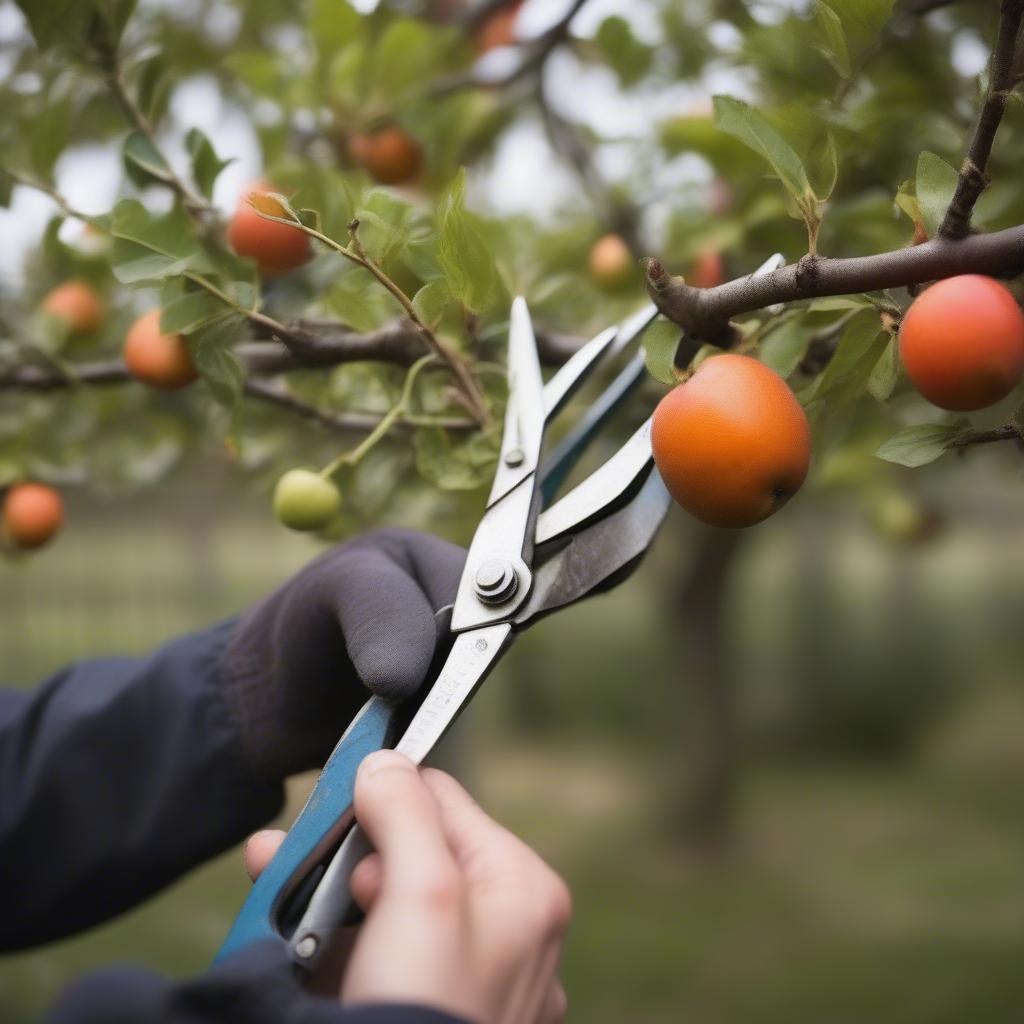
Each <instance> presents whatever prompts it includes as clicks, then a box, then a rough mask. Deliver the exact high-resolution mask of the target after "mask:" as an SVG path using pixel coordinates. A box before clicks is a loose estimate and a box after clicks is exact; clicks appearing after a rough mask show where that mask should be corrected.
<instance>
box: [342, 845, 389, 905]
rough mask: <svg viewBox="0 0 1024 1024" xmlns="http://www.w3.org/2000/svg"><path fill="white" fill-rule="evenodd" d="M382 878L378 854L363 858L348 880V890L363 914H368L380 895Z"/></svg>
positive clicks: (382, 873)
mask: <svg viewBox="0 0 1024 1024" xmlns="http://www.w3.org/2000/svg"><path fill="white" fill-rule="evenodd" d="M383 878H384V869H383V867H382V866H381V862H380V854H379V853H371V854H368V855H367V856H365V857H364V858H363V859H362V860H361V861H360V862H359V863H358V864H357V865H356V867H355V870H354V871H353V872H352V877H351V878H350V879H349V889H350V891H351V893H352V898H353V899H354V900H355V901H356V903H357V904H358V906H359V909H360V910H361V911H362V912H363V913H364V914H368V913H369V912H370V908H371V907H372V906H373V904H374V903H375V902H376V900H377V897H378V895H379V894H380V886H381V882H382V880H383Z"/></svg>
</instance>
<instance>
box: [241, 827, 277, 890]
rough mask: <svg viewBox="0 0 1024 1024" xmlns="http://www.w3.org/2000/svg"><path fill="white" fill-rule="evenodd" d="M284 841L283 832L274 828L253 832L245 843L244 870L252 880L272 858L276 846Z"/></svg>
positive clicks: (260, 873) (257, 876)
mask: <svg viewBox="0 0 1024 1024" xmlns="http://www.w3.org/2000/svg"><path fill="white" fill-rule="evenodd" d="M283 842H284V832H282V831H281V830H280V829H276V828H268V829H264V830H263V831H262V832H254V833H253V834H252V835H251V836H250V837H249V841H248V842H247V843H246V844H245V853H244V854H243V856H244V858H245V871H246V874H248V876H249V878H250V879H252V881H254V882H255V881H256V879H257V878H259V877H260V875H262V874H263V872H264V871H266V869H267V865H268V864H269V863H270V862H271V861H272V860H273V859H274V854H275V853H277V848H278V847H279V846H280V845H281V843H283Z"/></svg>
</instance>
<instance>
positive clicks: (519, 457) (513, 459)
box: [505, 448, 526, 466]
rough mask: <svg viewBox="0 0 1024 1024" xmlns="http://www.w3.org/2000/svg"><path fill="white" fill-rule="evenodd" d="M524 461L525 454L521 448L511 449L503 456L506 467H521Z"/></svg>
mask: <svg viewBox="0 0 1024 1024" xmlns="http://www.w3.org/2000/svg"><path fill="white" fill-rule="evenodd" d="M525 461H526V452H524V451H523V449H522V448H513V449H512V450H511V451H510V452H509V453H508V454H507V455H506V456H505V465H506V466H521V465H522V464H523V463H524V462H525Z"/></svg>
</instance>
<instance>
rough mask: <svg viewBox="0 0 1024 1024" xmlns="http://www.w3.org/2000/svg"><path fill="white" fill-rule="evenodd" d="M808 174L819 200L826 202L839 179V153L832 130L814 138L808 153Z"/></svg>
mask: <svg viewBox="0 0 1024 1024" xmlns="http://www.w3.org/2000/svg"><path fill="white" fill-rule="evenodd" d="M807 174H808V176H809V177H810V180H811V188H812V189H813V190H814V194H815V196H817V198H818V200H819V201H821V202H825V200H827V199H829V198H830V197H831V195H832V193H833V192H834V191H835V187H836V182H837V181H838V180H839V155H838V154H837V153H836V140H835V138H834V137H833V135H832V133H831V132H825V133H824V134H822V135H820V136H819V137H818V138H817V139H815V140H814V144H813V145H812V146H811V147H810V149H809V151H808V153H807Z"/></svg>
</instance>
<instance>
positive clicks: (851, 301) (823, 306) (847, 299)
mask: <svg viewBox="0 0 1024 1024" xmlns="http://www.w3.org/2000/svg"><path fill="white" fill-rule="evenodd" d="M807 308H808V310H809V311H810V312H812V313H834V312H839V311H840V310H842V311H843V312H847V311H849V310H854V309H874V308H875V304H874V303H873V302H872V301H871V299H869V298H868V297H867V296H866V295H829V296H827V297H825V298H823V299H813V300H812V301H811V303H810V305H809V306H808V307H807Z"/></svg>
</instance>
